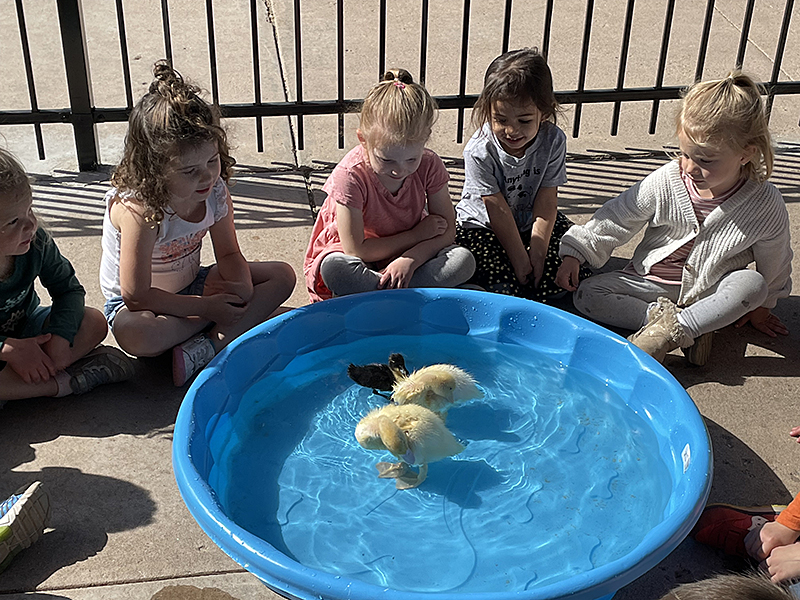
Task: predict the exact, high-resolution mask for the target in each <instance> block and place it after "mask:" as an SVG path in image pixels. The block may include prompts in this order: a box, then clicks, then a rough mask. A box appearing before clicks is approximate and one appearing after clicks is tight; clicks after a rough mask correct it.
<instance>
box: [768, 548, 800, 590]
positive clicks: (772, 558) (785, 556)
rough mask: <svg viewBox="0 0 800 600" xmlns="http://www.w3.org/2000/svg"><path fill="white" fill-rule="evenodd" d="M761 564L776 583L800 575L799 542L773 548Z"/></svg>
mask: <svg viewBox="0 0 800 600" xmlns="http://www.w3.org/2000/svg"><path fill="white" fill-rule="evenodd" d="M761 566H762V568H763V569H765V570H766V571H767V572H768V573H769V575H770V579H772V581H774V582H776V583H778V582H781V581H789V580H791V579H796V578H797V577H800V544H789V545H788V546H779V547H778V548H775V549H774V550H773V551H772V553H771V554H770V555H769V557H768V558H767V560H765V561H764V562H763V563H761Z"/></svg>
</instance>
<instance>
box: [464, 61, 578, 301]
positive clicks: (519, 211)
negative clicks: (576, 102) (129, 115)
mask: <svg viewBox="0 0 800 600" xmlns="http://www.w3.org/2000/svg"><path fill="white" fill-rule="evenodd" d="M558 110H559V107H558V103H557V102H556V98H555V94H554V93H553V78H552V75H551V73H550V68H549V67H548V66H547V62H546V61H545V59H544V58H543V57H542V55H541V54H539V52H538V51H537V50H536V49H535V48H523V49H522V50H514V51H512V52H507V53H505V54H503V55H501V56H499V57H497V58H496V59H494V60H493V61H492V63H491V64H490V65H489V68H488V69H487V70H486V75H485V77H484V85H483V91H482V92H481V95H480V96H479V97H478V100H477V101H476V102H475V106H474V108H473V110H472V120H473V123H474V124H475V125H476V126H477V127H478V128H479V129H478V131H476V132H475V134H474V135H473V136H472V139H470V141H469V142H468V143H467V145H466V147H465V148H464V188H463V191H462V193H461V201H460V202H459V203H458V206H456V214H457V216H458V229H457V231H456V242H457V243H459V244H461V245H462V246H464V247H466V248H469V249H470V250H471V251H472V254H473V255H474V256H475V261H476V263H477V265H476V269H475V276H474V277H473V278H472V279H471V280H470V283H472V284H475V285H478V286H480V287H482V288H484V289H486V290H487V291H490V292H498V293H501V294H510V295H513V296H521V297H524V298H528V299H531V300H544V299H545V298H547V297H548V296H553V295H556V294H559V293H562V294H563V290H561V289H560V288H559V287H558V286H556V285H555V273H556V269H557V268H558V266H559V263H560V259H559V257H558V242H559V239H560V238H561V236H562V235H563V233H564V232H565V231H566V230H567V229H569V227H570V225H572V223H571V221H570V220H569V219H567V218H566V217H565V216H564V215H562V214H561V213H560V212H558V210H557V206H558V186H559V185H562V184H564V183H566V181H567V171H566V163H565V160H566V153H567V141H566V140H567V138H566V136H565V135H564V132H563V131H561V129H559V128H558V127H557V126H556V124H555V123H556V113H557V112H558Z"/></svg>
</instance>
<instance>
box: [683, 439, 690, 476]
mask: <svg viewBox="0 0 800 600" xmlns="http://www.w3.org/2000/svg"><path fill="white" fill-rule="evenodd" d="M681 458H682V459H683V472H684V473H686V469H688V468H689V463H690V462H691V461H692V451H691V450H690V449H689V444H686V446H684V447H683V452H681Z"/></svg>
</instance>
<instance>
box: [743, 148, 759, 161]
mask: <svg viewBox="0 0 800 600" xmlns="http://www.w3.org/2000/svg"><path fill="white" fill-rule="evenodd" d="M755 154H756V147H755V146H748V147H747V148H745V149H744V150H743V151H742V166H744V165H746V164H747V163H749V162H750V161H751V160H753V157H754V156H755Z"/></svg>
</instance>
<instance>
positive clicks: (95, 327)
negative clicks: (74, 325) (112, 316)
mask: <svg viewBox="0 0 800 600" xmlns="http://www.w3.org/2000/svg"><path fill="white" fill-rule="evenodd" d="M80 329H82V330H83V331H85V332H86V336H87V338H88V339H89V340H90V341H91V342H94V343H93V346H96V345H97V344H99V343H100V342H102V341H103V340H104V339H106V335H107V334H108V323H107V322H106V318H105V316H104V315H103V313H101V312H100V311H99V310H97V309H96V308H92V307H91V306H87V307H85V308H84V310H83V320H82V321H81V326H80Z"/></svg>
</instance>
